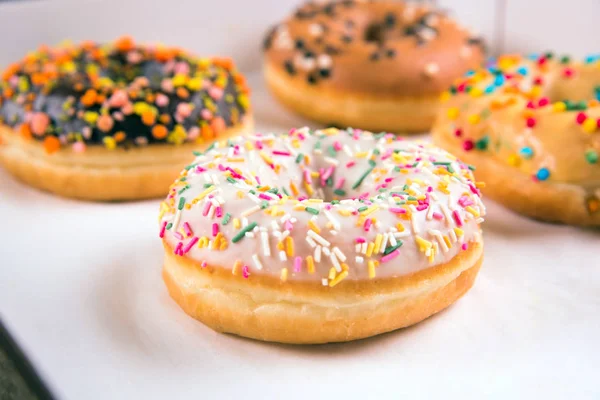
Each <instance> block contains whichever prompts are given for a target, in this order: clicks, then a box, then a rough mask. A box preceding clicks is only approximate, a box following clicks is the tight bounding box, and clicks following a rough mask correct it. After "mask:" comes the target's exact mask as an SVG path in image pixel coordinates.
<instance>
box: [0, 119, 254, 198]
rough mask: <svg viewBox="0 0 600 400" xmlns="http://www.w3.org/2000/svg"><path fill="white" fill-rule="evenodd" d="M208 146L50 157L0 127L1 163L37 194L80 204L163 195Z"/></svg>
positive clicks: (244, 128) (232, 131)
mask: <svg viewBox="0 0 600 400" xmlns="http://www.w3.org/2000/svg"><path fill="white" fill-rule="evenodd" d="M252 127H253V122H252V119H251V118H248V119H247V120H246V121H245V122H244V123H243V124H239V125H238V126H234V127H231V128H227V129H226V130H224V131H223V132H222V133H220V134H219V138H220V139H227V138H229V137H233V136H237V135H240V134H243V133H245V132H248V131H250V130H251V129H252ZM209 145H210V142H206V143H201V144H195V143H194V144H192V143H190V144H184V145H180V146H168V145H151V146H146V147H143V148H133V149H129V150H124V149H122V148H117V149H113V150H108V149H105V148H103V147H100V146H96V147H93V146H90V147H89V148H88V150H87V151H86V152H85V153H83V154H78V153H75V152H73V151H72V150H71V149H69V148H65V149H60V150H59V151H57V152H55V153H52V154H47V153H46V152H45V150H44V148H43V145H42V144H40V143H37V142H34V141H31V140H24V139H22V138H21V137H20V136H19V135H18V134H17V133H16V132H14V131H13V130H12V129H11V128H9V127H7V126H2V125H0V164H2V165H3V166H4V168H6V170H7V171H9V172H10V173H11V174H12V175H13V176H15V177H16V178H17V179H19V180H20V181H22V182H25V183H27V184H29V185H31V186H33V187H36V188H38V189H41V190H44V191H48V192H52V193H55V194H58V195H60V196H64V197H70V198H76V199H81V200H96V201H109V200H140V199H148V198H156V197H161V196H164V195H165V194H166V193H167V191H168V188H169V185H170V184H171V183H173V180H174V179H175V178H176V177H177V174H178V173H179V172H180V171H181V169H182V168H183V167H184V166H185V162H182V161H181V160H186V159H188V157H189V156H190V154H191V152H192V151H194V150H196V151H201V150H203V149H205V148H206V147H208V146H209Z"/></svg>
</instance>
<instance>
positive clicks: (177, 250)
mask: <svg viewBox="0 0 600 400" xmlns="http://www.w3.org/2000/svg"><path fill="white" fill-rule="evenodd" d="M182 248H183V242H179V243H177V247H175V251H174V252H173V253H175V254H176V255H178V256H182V255H183V253H182V252H181V249H182Z"/></svg>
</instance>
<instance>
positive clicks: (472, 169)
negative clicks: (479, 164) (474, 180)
mask: <svg viewBox="0 0 600 400" xmlns="http://www.w3.org/2000/svg"><path fill="white" fill-rule="evenodd" d="M467 168H469V169H470V170H471V171H475V170H476V169H477V168H475V166H474V165H470V164H467Z"/></svg>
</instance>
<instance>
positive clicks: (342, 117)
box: [265, 64, 439, 133]
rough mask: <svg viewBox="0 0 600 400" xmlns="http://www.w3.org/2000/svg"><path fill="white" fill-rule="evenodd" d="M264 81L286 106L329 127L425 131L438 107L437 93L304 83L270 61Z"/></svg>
mask: <svg viewBox="0 0 600 400" xmlns="http://www.w3.org/2000/svg"><path fill="white" fill-rule="evenodd" d="M265 80H266V82H267V85H268V86H269V89H270V90H271V92H272V93H273V94H274V95H275V97H276V98H277V99H278V100H279V101H280V102H281V103H282V104H284V105H285V106H286V107H288V108H290V109H291V110H293V111H295V112H297V113H298V114H300V115H302V116H304V117H306V118H309V119H312V120H314V121H318V122H320V123H322V124H326V125H332V126H341V125H347V126H355V127H361V128H363V129H367V130H371V131H374V132H380V131H393V132H407V133H410V132H414V133H418V132H424V131H426V130H427V129H429V128H430V127H431V124H432V122H433V120H434V118H435V114H436V112H437V109H438V108H439V96H438V95H437V94H436V95H429V96H427V95H423V96H419V97H417V96H413V97H409V96H394V95H388V96H379V95H375V94H371V95H369V94H362V93H344V92H339V91H336V90H334V89H331V88H329V87H322V88H321V87H316V86H307V85H305V84H304V83H302V82H299V81H298V80H295V79H290V77H289V76H288V75H287V74H286V73H285V71H283V70H281V68H277V67H276V66H273V65H270V64H266V65H265ZM315 99H318V100H315ZM315 101H318V105H315Z"/></svg>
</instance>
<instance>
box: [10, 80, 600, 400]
mask: <svg viewBox="0 0 600 400" xmlns="http://www.w3.org/2000/svg"><path fill="white" fill-rule="evenodd" d="M250 83H251V85H252V87H253V89H254V91H253V100H254V106H255V119H256V121H257V122H258V124H257V125H258V126H257V128H258V129H259V130H262V131H266V130H273V131H286V130H287V129H289V128H290V127H292V126H301V125H303V124H306V121H303V120H301V119H299V118H296V117H294V116H292V115H291V114H289V113H288V112H286V111H285V110H284V109H283V108H281V107H280V106H279V105H278V104H276V103H275V101H274V100H273V99H271V98H270V96H269V95H268V94H267V93H265V91H264V89H263V88H264V84H263V82H262V79H261V78H260V77H258V76H253V77H252V78H251V79H250ZM158 204H159V200H156V201H146V202H138V203H116V204H100V203H86V202H79V201H72V200H65V199H61V198H58V197H54V196H51V195H49V194H45V193H41V192H38V191H37V190H35V189H31V188H29V187H27V186H25V185H23V184H20V183H18V182H16V181H14V180H13V179H12V178H11V177H9V176H8V174H6V173H5V172H4V171H0V224H1V226H2V231H1V233H0V235H1V236H0V265H1V267H0V315H1V317H2V319H3V320H4V321H5V323H6V324H7V325H8V328H9V330H10V331H11V332H12V333H13V334H14V335H15V336H16V339H17V340H18V342H19V343H20V344H21V345H22V346H23V347H24V350H25V351H26V353H27V354H28V355H29V356H30V357H31V358H32V360H33V362H34V364H35V365H36V366H37V367H38V369H39V370H40V371H41V373H42V374H43V376H44V377H45V378H46V380H47V381H48V382H49V383H50V385H51V387H52V389H53V390H54V391H55V392H56V393H57V395H58V396H59V397H60V398H62V399H67V400H78V399H137V398H143V399H164V398H169V399H192V398H193V399H213V398H215V399H230V398H231V399H236V398H240V399H242V398H243V399H244V400H251V399H289V400H292V399H313V398H330V399H332V398H336V399H337V398H344V399H372V398H391V399H418V398H445V399H453V398H456V399H466V398H474V399H482V398H498V399H515V398H567V396H568V398H572V399H587V398H589V399H592V398H599V396H600V385H599V384H598V373H599V372H600V232H599V231H591V230H581V229H576V228H572V227H568V226H560V225H550V224H543V223H539V222H534V221H531V220H528V219H525V218H523V217H520V216H517V215H516V214H514V213H512V212H509V211H506V210H505V209H503V208H502V207H501V206H498V205H496V204H494V203H492V202H491V201H487V202H486V204H487V205H488V210H489V214H488V216H487V220H486V222H485V224H484V238H485V262H484V265H483V267H482V269H481V273H480V275H479V277H478V279H477V281H476V283H475V286H474V287H473V289H472V290H471V291H470V292H469V293H467V295H466V296H465V297H464V298H463V299H461V300H460V301H459V302H458V303H456V304H455V305H454V306H452V307H450V308H449V309H447V310H446V311H444V312H442V313H440V314H438V315H437V316H434V317H432V318H430V319H429V320H427V321H425V322H423V323H421V324H418V325H416V326H414V327H411V328H408V329H404V330H400V331H396V332H393V333H390V334H385V335H381V336H378V337H375V338H371V339H366V340H361V341H357V342H353V343H348V344H334V345H321V346H307V347H301V346H288V345H277V344H268V343H261V342H256V341H252V340H248V339H242V338H238V337H234V336H230V335H224V334H219V333H216V332H213V331H212V330H210V329H208V328H206V327H205V326H203V325H202V324H201V323H199V322H196V321H195V320H193V319H191V318H190V317H188V316H187V315H186V314H184V313H183V312H182V311H181V310H180V309H179V308H178V307H177V306H176V305H175V303H174V302H173V301H172V300H171V299H170V298H169V296H168V294H167V291H166V289H165V287H164V285H163V283H162V280H161V276H160V271H161V263H162V257H163V255H162V254H163V250H162V246H161V243H160V240H159V239H158V233H157V232H158V228H157V225H156V216H157V212H158Z"/></svg>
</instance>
